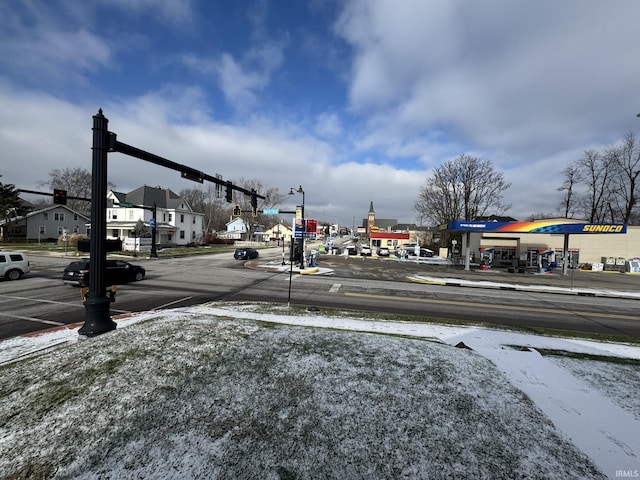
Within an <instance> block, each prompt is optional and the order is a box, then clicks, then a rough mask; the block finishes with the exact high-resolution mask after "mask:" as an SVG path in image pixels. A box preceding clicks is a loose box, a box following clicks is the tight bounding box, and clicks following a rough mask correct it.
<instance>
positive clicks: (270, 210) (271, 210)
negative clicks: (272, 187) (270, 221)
mask: <svg viewBox="0 0 640 480" xmlns="http://www.w3.org/2000/svg"><path fill="white" fill-rule="evenodd" d="M262 213H263V214H264V215H278V214H279V213H280V210H278V209H277V208H265V209H264V210H262Z"/></svg>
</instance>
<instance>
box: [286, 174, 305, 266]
mask: <svg viewBox="0 0 640 480" xmlns="http://www.w3.org/2000/svg"><path fill="white" fill-rule="evenodd" d="M296 193H301V194H302V208H301V215H302V235H301V238H300V242H299V245H300V268H304V234H305V228H304V224H305V218H304V190H303V189H302V185H300V186H299V187H298V189H297V190H294V189H293V187H291V188H290V191H289V195H295V194H296ZM294 234H295V228H294Z"/></svg>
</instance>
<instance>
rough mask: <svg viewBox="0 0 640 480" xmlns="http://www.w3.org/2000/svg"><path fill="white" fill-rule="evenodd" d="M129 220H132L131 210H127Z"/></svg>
mask: <svg viewBox="0 0 640 480" xmlns="http://www.w3.org/2000/svg"><path fill="white" fill-rule="evenodd" d="M128 212H129V220H133V210H129V211H128Z"/></svg>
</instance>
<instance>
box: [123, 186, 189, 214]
mask: <svg viewBox="0 0 640 480" xmlns="http://www.w3.org/2000/svg"><path fill="white" fill-rule="evenodd" d="M113 193H114V194H115V195H116V197H117V198H118V200H119V201H126V202H130V203H133V204H134V205H144V206H147V207H150V206H152V205H153V204H154V203H155V204H156V207H158V208H165V209H176V208H177V207H178V205H180V204H181V203H185V204H187V202H186V200H185V199H184V198H182V197H180V196H179V195H178V194H177V193H175V192H173V191H172V190H170V189H168V188H160V187H150V186H148V185H143V186H142V187H138V188H136V189H135V190H132V191H131V192H129V193H127V194H124V198H121V195H123V194H122V193H119V192H113ZM187 205H188V204H187ZM189 210H191V208H190V207H189Z"/></svg>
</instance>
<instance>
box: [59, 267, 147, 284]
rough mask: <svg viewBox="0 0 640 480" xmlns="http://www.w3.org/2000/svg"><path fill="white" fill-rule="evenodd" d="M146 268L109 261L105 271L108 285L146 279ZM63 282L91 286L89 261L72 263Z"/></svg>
mask: <svg viewBox="0 0 640 480" xmlns="http://www.w3.org/2000/svg"><path fill="white" fill-rule="evenodd" d="M145 274H146V271H145V269H144V268H142V267H140V266H138V265H133V264H131V263H129V262H125V261H123V260H107V268H106V271H105V277H104V279H105V284H106V285H120V284H122V283H127V282H139V281H140V280H142V279H143V278H144V276H145ZM62 281H63V282H64V283H68V284H70V285H75V286H78V287H88V286H89V260H78V261H75V262H71V263H70V264H69V266H68V267H67V268H65V269H64V272H63V274H62Z"/></svg>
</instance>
